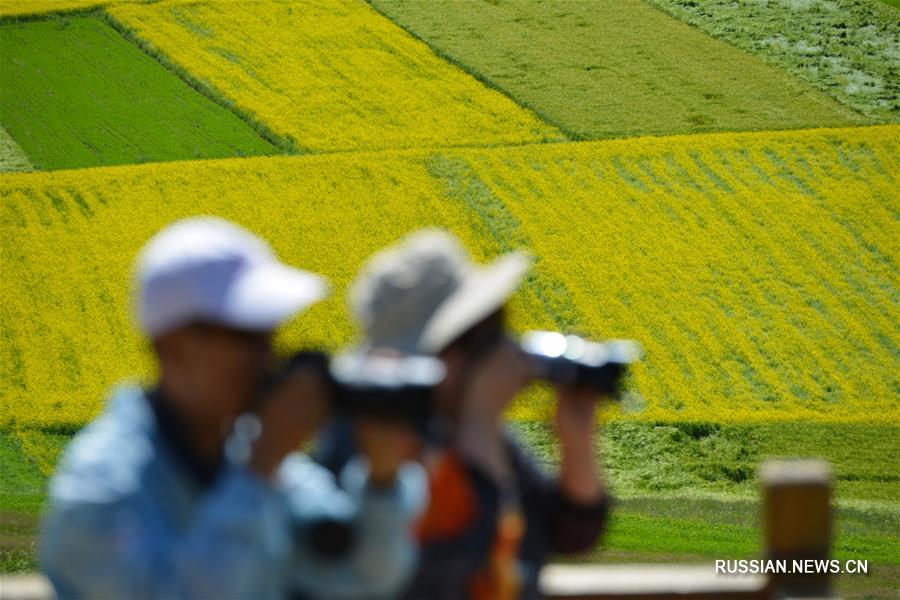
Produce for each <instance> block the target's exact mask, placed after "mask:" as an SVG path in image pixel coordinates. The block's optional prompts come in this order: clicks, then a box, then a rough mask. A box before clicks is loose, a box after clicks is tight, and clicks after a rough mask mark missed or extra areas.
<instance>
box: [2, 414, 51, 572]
mask: <svg viewBox="0 0 900 600" xmlns="http://www.w3.org/2000/svg"><path fill="white" fill-rule="evenodd" d="M46 481H47V480H46V477H45V476H44V475H43V474H41V472H40V471H39V470H38V468H37V467H36V466H35V465H34V463H32V462H31V461H30V460H29V459H28V458H27V457H26V456H25V454H24V453H23V452H22V450H21V447H20V446H19V444H18V441H17V440H16V437H15V434H13V433H12V432H9V431H3V432H0V573H9V572H15V571H31V570H34V569H35V568H36V567H37V559H36V555H35V554H36V541H37V530H38V520H39V515H40V511H41V507H42V506H43V503H44V499H45V489H46Z"/></svg>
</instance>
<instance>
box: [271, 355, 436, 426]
mask: <svg viewBox="0 0 900 600" xmlns="http://www.w3.org/2000/svg"><path fill="white" fill-rule="evenodd" d="M302 368H307V369H312V370H313V371H314V372H316V373H318V374H319V375H320V376H321V377H322V378H323V379H324V380H325V381H326V383H327V384H328V388H329V390H330V392H331V401H332V405H333V406H334V409H335V410H336V411H337V412H340V413H344V414H346V415H348V416H366V417H373V418H377V419H383V420H392V421H403V422H407V423H411V424H413V425H421V424H425V423H427V421H428V419H429V418H430V417H431V408H432V393H433V391H434V388H435V386H437V384H439V383H440V382H441V381H443V379H444V376H445V374H446V371H445V368H444V363H443V362H441V361H440V360H438V359H437V358H432V357H430V356H422V355H399V354H394V353H380V352H378V351H370V352H358V353H350V354H342V355H338V356H336V357H333V358H332V357H330V356H329V355H328V354H326V353H324V352H317V351H302V352H297V353H296V354H294V355H293V356H291V357H290V358H289V359H288V360H287V362H286V363H285V364H283V365H281V366H280V367H279V368H278V369H276V370H275V371H274V373H273V375H272V377H271V378H270V381H269V385H271V386H274V385H277V382H278V381H280V380H281V379H283V378H284V377H286V376H287V375H289V374H290V373H291V372H292V371H294V370H297V369H302Z"/></svg>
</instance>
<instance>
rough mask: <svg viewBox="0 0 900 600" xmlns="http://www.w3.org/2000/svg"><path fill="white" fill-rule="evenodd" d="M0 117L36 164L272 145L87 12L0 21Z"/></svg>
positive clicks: (207, 153) (257, 149) (74, 164)
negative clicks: (54, 16)
mask: <svg viewBox="0 0 900 600" xmlns="http://www.w3.org/2000/svg"><path fill="white" fill-rule="evenodd" d="M0 79H2V80H3V82H4V85H3V86H0V123H2V125H3V127H5V128H6V129H7V131H8V132H9V134H10V136H11V137H12V138H13V139H14V140H15V141H16V142H17V143H18V144H19V146H20V147H21V148H22V150H23V151H24V153H25V155H26V156H27V157H28V158H29V159H30V161H31V163H32V164H33V165H34V167H35V168H38V169H61V168H79V167H91V166H99V165H112V164H126V163H136V162H155V161H165V160H179V159H196V158H219V157H232V156H251V155H265V154H277V153H278V152H279V151H278V149H276V148H275V147H274V146H273V145H271V144H270V143H268V142H267V141H265V140H263V139H262V138H260V137H259V135H257V133H256V132H255V131H254V130H253V129H252V128H251V127H250V126H249V125H248V124H247V123H246V122H244V121H242V120H241V119H240V118H239V117H238V116H236V115H234V114H233V113H231V112H229V111H227V110H226V109H224V108H222V107H221V106H218V105H217V104H215V103H214V102H212V101H211V100H209V99H208V98H206V97H204V96H202V95H201V94H199V93H197V92H196V91H195V90H193V89H191V88H190V87H189V86H188V85H187V84H185V83H184V82H183V81H181V80H180V79H179V78H178V77H177V76H175V75H174V74H172V73H170V72H169V71H167V70H166V69H165V68H164V67H163V66H161V65H160V64H159V63H157V62H156V61H154V60H153V59H152V58H150V57H149V56H147V55H146V54H144V53H143V52H141V50H140V49H138V48H137V47H136V46H135V45H133V44H131V43H129V42H128V41H127V40H125V39H124V38H123V37H122V36H121V35H120V34H119V33H118V32H116V31H115V30H114V29H113V28H111V27H110V26H109V25H108V24H107V23H106V22H104V21H103V20H101V19H100V18H97V17H94V16H77V17H56V18H50V19H48V20H44V21H27V22H11V23H6V24H3V25H2V26H0Z"/></svg>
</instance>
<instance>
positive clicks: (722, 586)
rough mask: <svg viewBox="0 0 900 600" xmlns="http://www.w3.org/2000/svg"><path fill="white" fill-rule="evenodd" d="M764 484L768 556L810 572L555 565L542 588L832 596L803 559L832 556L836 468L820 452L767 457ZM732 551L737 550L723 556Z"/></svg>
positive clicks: (619, 595)
mask: <svg viewBox="0 0 900 600" xmlns="http://www.w3.org/2000/svg"><path fill="white" fill-rule="evenodd" d="M759 479H760V483H761V485H762V488H763V491H762V493H763V498H762V500H763V505H762V519H763V524H762V526H763V530H764V532H765V538H764V539H765V556H764V558H765V559H770V560H785V561H787V563H786V567H787V570H788V571H791V570H796V569H795V564H794V561H795V560H796V561H801V563H802V564H803V565H805V566H804V567H803V568H804V569H805V570H806V571H808V572H807V573H806V574H789V573H779V574H772V575H723V574H717V573H716V572H715V569H714V567H713V566H712V565H708V566H697V565H598V566H588V565H551V566H549V567H547V568H546V569H544V571H543V573H542V574H541V591H542V592H543V593H544V596H545V597H546V598H548V599H557V600H563V599H565V600H575V599H577V600H588V599H593V600H613V599H621V600H626V599H627V600H676V599H678V600H699V599H701V598H705V599H712V598H720V599H723V600H724V599H737V598H744V599H750V598H755V599H760V600H762V599H771V600H775V599H778V600H788V599H790V598H806V599H810V598H833V597H834V596H832V594H831V581H830V578H829V576H828V575H827V574H816V573H812V572H809V571H815V567H814V565H811V564H810V563H806V562H805V561H810V560H812V561H824V560H827V559H828V554H829V549H830V545H831V523H832V517H831V506H830V498H831V468H830V467H829V465H828V463H826V462H824V461H820V460H787V461H768V462H766V463H764V464H763V465H762V466H761V467H760V469H759ZM722 558H735V557H722Z"/></svg>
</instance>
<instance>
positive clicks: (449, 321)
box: [419, 252, 531, 353]
mask: <svg viewBox="0 0 900 600" xmlns="http://www.w3.org/2000/svg"><path fill="white" fill-rule="evenodd" d="M530 266H531V257H530V256H529V255H528V254H526V253H524V252H511V253H509V254H507V255H505V256H503V257H502V258H500V259H499V260H497V261H495V262H493V263H492V264H490V265H489V266H487V267H483V268H480V269H477V270H475V271H473V272H472V273H471V274H470V275H469V276H467V277H466V279H465V281H464V282H463V283H462V285H461V286H460V287H459V288H457V290H456V291H455V292H454V293H453V294H452V295H451V296H450V297H449V298H447V299H446V300H445V301H444V302H443V303H442V304H441V306H440V308H439V309H438V310H437V311H436V312H435V314H434V316H433V317H432V318H431V319H429V321H428V324H427V325H426V326H425V330H424V331H423V332H422V337H421V338H420V341H419V347H420V350H421V351H422V352H428V353H436V352H439V351H440V350H442V349H443V348H444V347H446V346H447V344H449V343H450V342H452V341H453V340H454V339H456V338H457V337H459V336H460V335H462V334H463V333H465V332H466V331H467V330H468V329H470V328H471V327H472V326H473V325H475V324H477V323H478V322H479V321H481V320H482V319H484V318H485V317H487V316H488V315H490V314H491V313H492V312H494V311H496V310H498V309H500V307H502V306H503V305H504V304H506V301H507V300H509V297H510V296H512V294H513V292H515V291H516V288H517V287H519V283H520V282H521V281H522V277H524V275H525V272H526V271H527V270H528V268H529V267H530Z"/></svg>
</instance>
